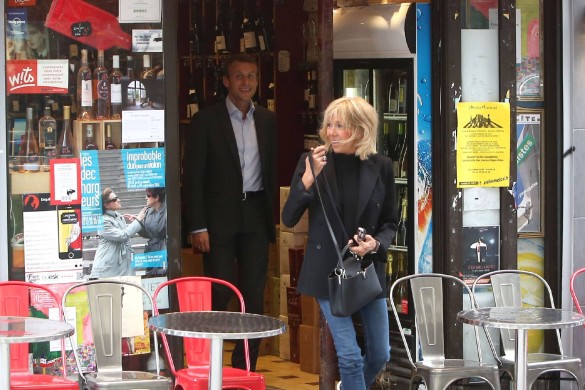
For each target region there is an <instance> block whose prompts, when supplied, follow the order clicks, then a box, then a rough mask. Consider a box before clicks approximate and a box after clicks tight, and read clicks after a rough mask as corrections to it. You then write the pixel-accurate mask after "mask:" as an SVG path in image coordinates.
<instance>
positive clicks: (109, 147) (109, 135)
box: [104, 124, 118, 150]
mask: <svg viewBox="0 0 585 390" xmlns="http://www.w3.org/2000/svg"><path fill="white" fill-rule="evenodd" d="M104 148H105V149H106V150H113V149H118V147H117V146H116V144H115V143H114V141H113V140H112V125H110V124H108V125H106V141H105V144H104Z"/></svg>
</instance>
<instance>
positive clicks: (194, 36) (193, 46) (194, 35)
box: [189, 13, 201, 55]
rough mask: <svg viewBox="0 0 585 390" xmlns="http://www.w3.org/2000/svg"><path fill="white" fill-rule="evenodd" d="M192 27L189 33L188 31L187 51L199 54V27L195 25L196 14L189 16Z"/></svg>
mask: <svg viewBox="0 0 585 390" xmlns="http://www.w3.org/2000/svg"><path fill="white" fill-rule="evenodd" d="M191 19H192V25H191V31H189V51H190V52H191V54H194V55H199V54H201V38H200V34H199V26H198V23H197V16H196V13H193V14H192V15H191Z"/></svg>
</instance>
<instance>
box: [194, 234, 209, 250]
mask: <svg viewBox="0 0 585 390" xmlns="http://www.w3.org/2000/svg"><path fill="white" fill-rule="evenodd" d="M191 242H192V243H193V252H203V253H207V252H209V233H208V232H199V233H194V234H192V235H191Z"/></svg>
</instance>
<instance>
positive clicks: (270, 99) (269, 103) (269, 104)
mask: <svg viewBox="0 0 585 390" xmlns="http://www.w3.org/2000/svg"><path fill="white" fill-rule="evenodd" d="M266 108H268V109H269V110H270V111H276V101H275V100H274V81H271V82H270V84H268V95H267V96H266Z"/></svg>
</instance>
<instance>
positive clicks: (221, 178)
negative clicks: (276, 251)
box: [182, 102, 277, 244]
mask: <svg viewBox="0 0 585 390" xmlns="http://www.w3.org/2000/svg"><path fill="white" fill-rule="evenodd" d="M254 122H255V126H256V137H257V139H258V149H259V153H260V164H261V169H262V183H263V185H264V197H265V199H264V200H265V201H264V206H265V208H266V216H267V220H266V229H267V232H268V237H269V239H270V240H271V241H274V239H275V236H276V232H275V225H274V217H273V203H274V197H275V192H276V148H277V143H276V142H277V138H276V136H277V134H276V116H275V114H274V113H273V112H271V111H269V110H267V109H265V108H263V107H260V106H258V105H256V106H255V110H254ZM182 184H183V186H184V191H183V194H184V198H183V202H184V206H185V211H186V214H187V215H186V216H187V221H188V222H187V224H188V225H187V227H188V231H189V232H192V231H194V230H199V229H205V228H206V229H207V230H208V232H209V236H210V241H212V244H213V243H216V244H217V243H224V242H226V241H229V240H231V239H233V237H234V234H236V233H237V229H238V224H237V223H236V222H237V221H239V220H240V217H241V213H242V188H243V178H242V170H241V167H240V160H239V157H238V147H237V143H236V138H235V136H234V130H233V128H232V123H231V120H230V117H229V113H228V110H227V106H226V104H225V102H220V103H218V104H216V105H215V106H212V107H209V108H207V109H205V110H202V111H200V112H198V113H197V114H195V116H194V117H193V119H192V121H191V131H190V134H189V135H188V141H187V143H186V148H185V156H184V158H183V181H182Z"/></svg>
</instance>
